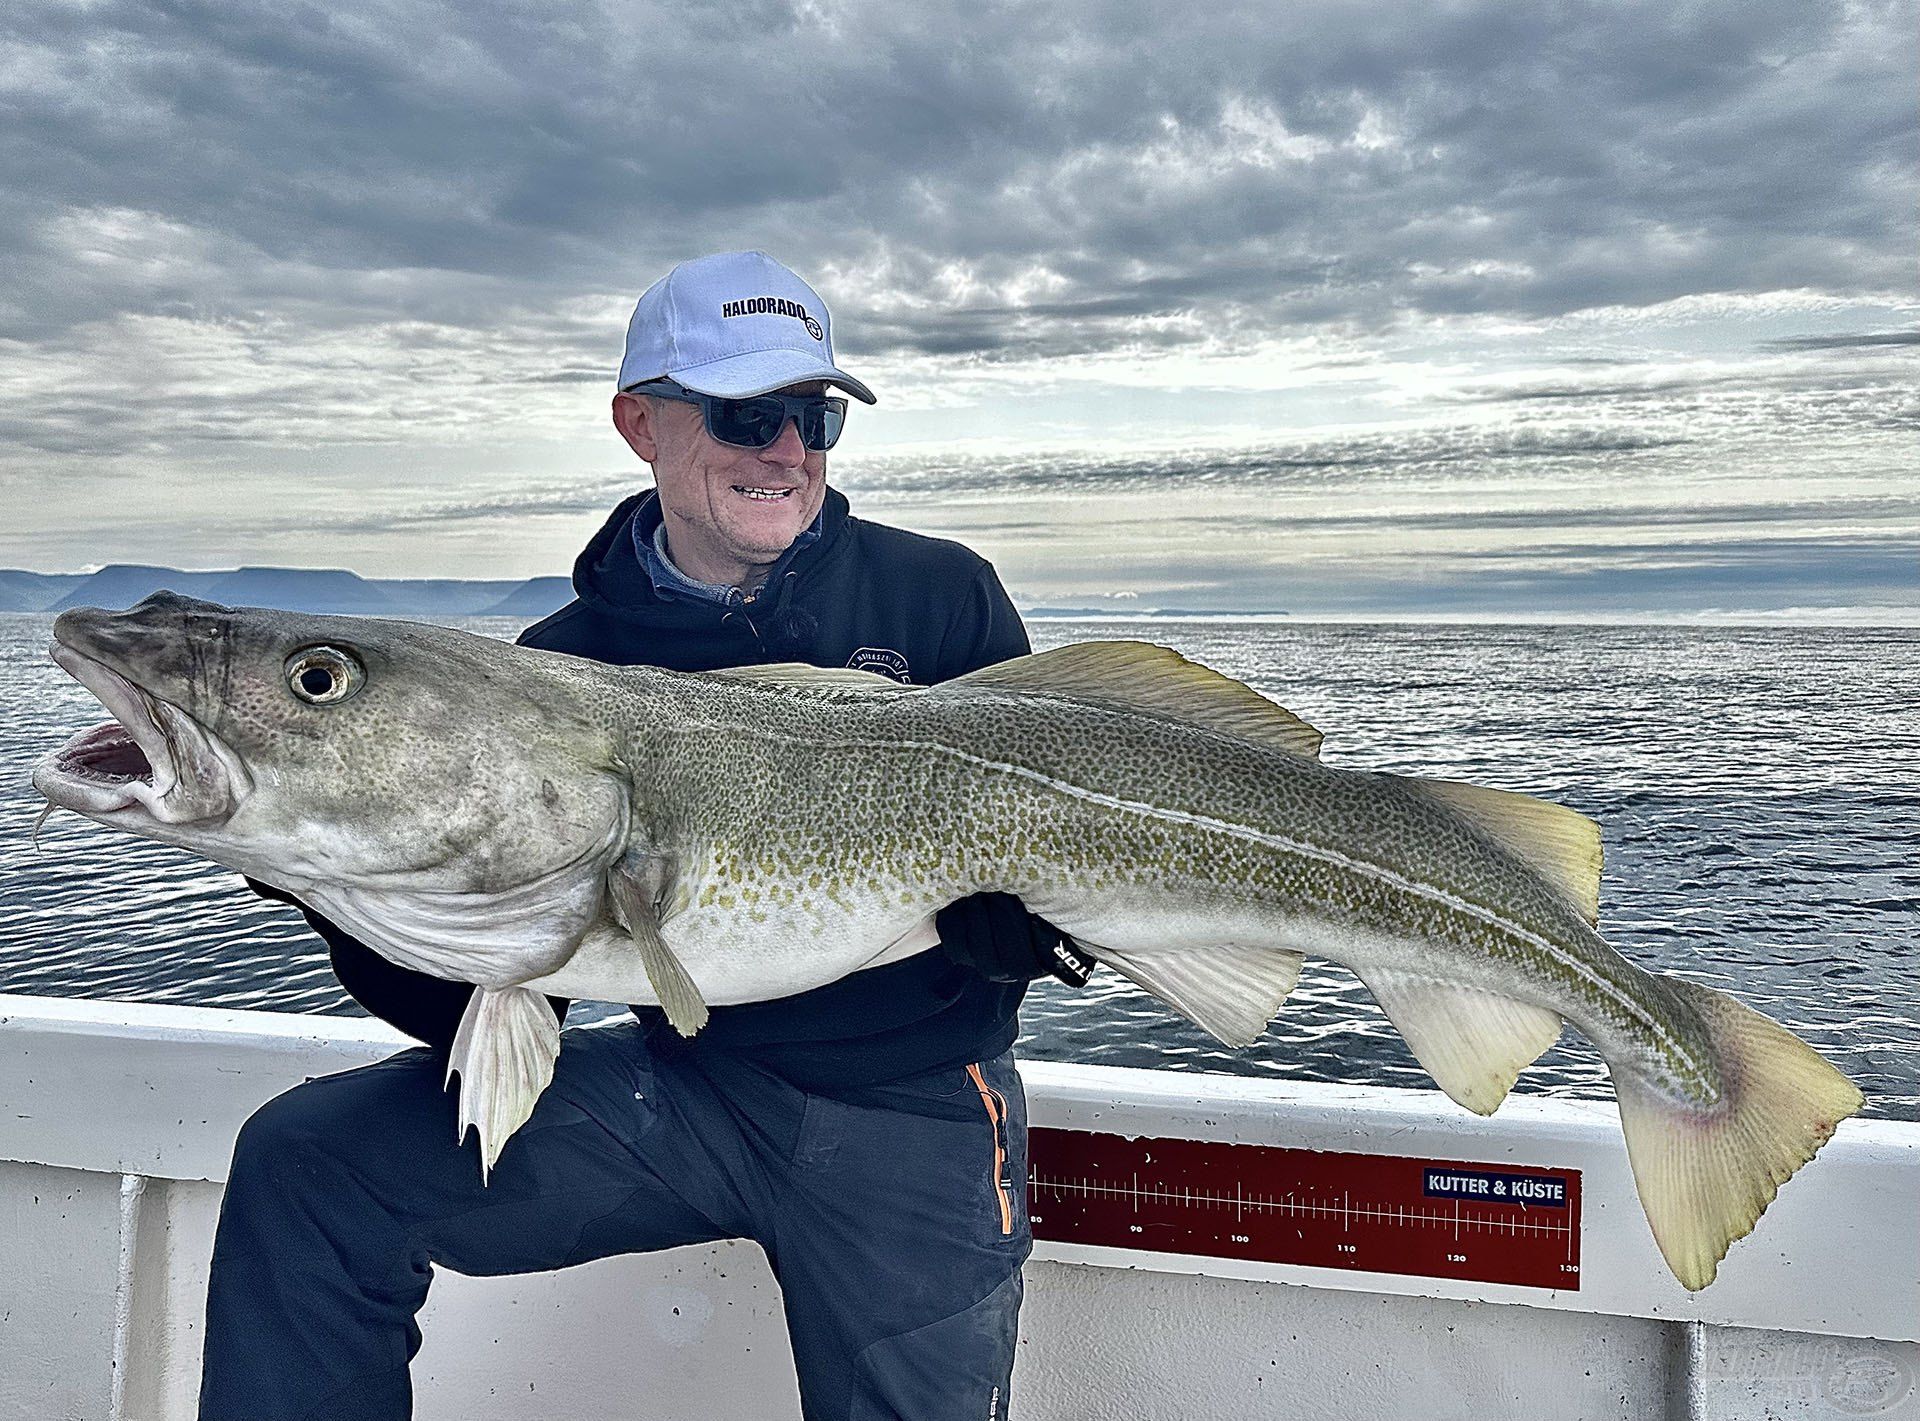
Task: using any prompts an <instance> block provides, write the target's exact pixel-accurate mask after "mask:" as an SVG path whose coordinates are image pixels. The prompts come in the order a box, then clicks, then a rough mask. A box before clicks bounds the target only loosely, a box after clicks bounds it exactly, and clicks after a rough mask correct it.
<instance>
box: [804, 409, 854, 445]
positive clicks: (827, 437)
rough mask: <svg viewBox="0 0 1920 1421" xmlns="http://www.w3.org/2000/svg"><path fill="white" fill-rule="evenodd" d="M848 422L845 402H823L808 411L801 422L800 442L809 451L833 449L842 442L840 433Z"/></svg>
mask: <svg viewBox="0 0 1920 1421" xmlns="http://www.w3.org/2000/svg"><path fill="white" fill-rule="evenodd" d="M846 422H847V402H846V401H845V400H838V399H829V400H822V401H820V403H819V404H818V405H816V406H813V407H811V408H809V409H808V411H807V416H806V418H804V419H802V420H801V421H800V440H801V442H802V443H803V444H805V445H806V446H807V448H809V449H831V448H833V446H834V445H835V444H837V443H839V442H840V431H841V429H842V428H844V427H845V425H846Z"/></svg>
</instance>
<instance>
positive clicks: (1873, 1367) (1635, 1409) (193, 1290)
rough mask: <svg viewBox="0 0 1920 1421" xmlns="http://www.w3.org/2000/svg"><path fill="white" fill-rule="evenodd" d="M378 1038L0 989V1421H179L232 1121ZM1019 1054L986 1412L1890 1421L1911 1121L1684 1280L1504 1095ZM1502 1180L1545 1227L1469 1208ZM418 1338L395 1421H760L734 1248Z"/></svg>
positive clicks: (1576, 1138)
mask: <svg viewBox="0 0 1920 1421" xmlns="http://www.w3.org/2000/svg"><path fill="white" fill-rule="evenodd" d="M401 1044H403V1043H402V1038H400V1037H399V1036H398V1035H397V1034H395V1033H394V1032H392V1031H391V1030H389V1029H387V1028H386V1027H384V1026H382V1025H380V1024H378V1023H373V1022H368V1021H365V1020H360V1019H340V1018H328V1017H309V1016H290V1015H281V1014H274V1013H263V1012H240V1011H224V1010H213V1009H206V1008H190V1007H165V1006H146V1005H128V1004H117V1003H102V1002H93V1001H75V1000H64V999H55V998H43V997H19V996H4V995H0V1279H4V1283H3V1286H4V1288H5V1294H4V1303H0V1418H9V1417H21V1418H33V1421H40V1419H41V1418H49V1417H62V1418H66V1417H75V1418H83V1421H174V1418H185V1417H190V1416H191V1415H192V1414H193V1399H194V1396H195V1392H196V1388H197V1380H198V1366H199V1342H200V1323H201V1318H200V1309H201V1302H202V1298H203V1296H204V1289H205V1277H206V1262H207V1255H208V1252H209V1250H210V1247H211V1240H212V1228H213V1222H214V1219H215V1217H216V1213H217V1210H218V1204H219V1196H220V1185H221V1181H222V1180H223V1179H224V1177H225V1174H226V1169H227V1162H228V1156H229V1152H230V1150H231V1148H232V1142H233V1137H234V1134H235V1132H236V1131H237V1129H238V1128H239V1125H240V1123H241V1122H242V1121H243V1120H244V1119H245V1118H246V1117H247V1115H248V1114H249V1113H251V1111H252V1110H253V1109H254V1108H255V1107H256V1106H258V1105H259V1104H260V1103H261V1102H262V1101H264V1100H266V1099H268V1098H270V1097H271V1096H273V1095H275V1094H277V1093H279V1092H280V1091H282V1090H284V1089H286V1088H288V1087H289V1086H291V1085H294V1084H296V1083H297V1082H299V1081H300V1080H302V1079H304V1078H307V1077H311V1076H314V1075H319V1074H324V1073H326V1072H330V1071H336V1070H341V1069H345V1068H348V1067H351V1066H355V1065H359V1064H363V1063H365V1062H367V1061H370V1060H375V1059H378V1058H379V1057H381V1056H383V1055H385V1054H388V1053H389V1052H391V1051H392V1050H394V1049H396V1048H397V1047H398V1046H400V1045H401ZM1022 1070H1023V1076H1024V1079H1025V1082H1026V1088H1027V1093H1028V1099H1029V1112H1030V1119H1031V1123H1032V1124H1033V1125H1034V1126H1035V1127H1036V1130H1037V1133H1036V1143H1035V1150H1034V1170H1033V1178H1032V1179H1031V1180H1030V1184H1031V1186H1032V1194H1031V1199H1032V1207H1033V1211H1034V1213H1035V1214H1036V1216H1038V1220H1039V1221H1038V1222H1037V1223H1036V1226H1035V1227H1036V1232H1037V1233H1039V1234H1041V1235H1042V1238H1041V1241H1040V1242H1039V1243H1038V1244H1037V1245H1036V1249H1035V1256H1034V1261H1033V1262H1032V1263H1030V1264H1029V1265H1028V1281H1029V1290H1028V1302H1027V1307H1026V1310H1025V1312H1024V1314H1023V1317H1022V1328H1021V1343H1020V1360H1019V1364H1018V1367H1017V1369H1016V1373H1015V1389H1014V1391H1015V1398H1016V1402H1017V1404H1016V1407H1015V1409H1014V1411H1013V1414H1014V1415H1016V1416H1019V1417H1023V1418H1025V1417H1033V1418H1070V1417H1071V1418H1079V1417H1088V1418H1094V1417H1115V1418H1119V1417H1127V1418H1158V1417H1166V1418H1185V1417H1196V1418H1198V1417H1204V1418H1208V1421H1231V1418H1240V1417H1246V1418H1253V1417H1273V1416H1293V1415H1308V1416H1328V1417H1338V1416H1362V1415H1364V1416H1367V1417H1369V1418H1382V1421H1386V1418H1394V1417H1401V1416H1405V1417H1419V1418H1423V1421H1425V1419H1426V1418H1433V1417H1453V1416H1462V1417H1465V1416H1471V1417H1474V1418H1475V1419H1476V1421H1495V1419H1496V1418H1501V1417H1514V1418H1527V1421H1536V1418H1553V1417H1568V1418H1575V1417H1581V1418H1584V1417H1601V1416H1605V1417H1612V1416H1619V1417H1623V1418H1636V1419H1637V1418H1663V1421H1664V1418H1724V1421H1736V1419H1737V1421H1746V1418H1759V1417H1769V1416H1781V1417H1796V1418H1797V1417H1806V1418H1819V1417H1834V1418H1839V1417H1859V1416H1877V1417H1893V1418H1899V1417H1906V1418H1917V1417H1920V1345H1917V1344H1920V1207H1917V1206H1920V1125H1914V1124H1906V1123H1900V1122H1888V1121H1877V1120H1869V1121H1859V1120H1854V1121H1848V1122H1846V1123H1845V1124H1843V1125H1842V1127H1841V1129H1840V1132H1839V1133H1838V1134H1837V1135H1836V1137H1835V1138H1834V1140H1833V1141H1832V1142H1831V1143H1830V1144H1829V1145H1828V1146H1827V1148H1826V1149H1825V1150H1824V1151H1823V1152H1822V1153H1821V1155H1820V1157H1819V1158H1818V1159H1817V1160H1816V1161H1815V1162H1814V1163H1813V1164H1812V1165H1810V1166H1809V1167H1808V1168H1807V1169H1806V1170H1805V1171H1803V1173H1802V1174H1801V1175H1800V1176H1798V1177H1796V1178H1795V1179H1794V1180H1793V1181H1791V1182H1790V1183H1789V1184H1788V1185H1787V1186H1786V1187H1785V1188H1784V1189H1783V1190H1782V1192H1781V1195H1780V1197H1779V1199H1778V1200H1777V1201H1776V1202H1775V1203H1774V1205H1773V1207H1772V1208H1771V1209H1770V1210H1769V1211H1768V1213H1767V1215H1766V1217H1765V1218H1764V1219H1762V1221H1761V1223H1760V1226H1759V1229H1758V1230H1757V1232H1756V1234H1755V1235H1754V1236H1753V1237H1750V1238H1748V1239H1746V1240H1744V1241H1742V1242H1740V1243H1738V1244H1736V1245H1735V1246H1734V1249H1733V1251H1732V1253H1731V1254H1730V1255H1729V1256H1728V1258H1727V1260H1726V1262H1725V1263H1724V1264H1723V1265H1722V1268H1721V1274H1720V1278H1719V1281H1717V1282H1716V1283H1714V1284H1713V1286H1711V1287H1710V1288H1708V1289H1706V1290H1704V1291H1703V1292H1700V1293H1695V1294H1689V1293H1687V1292H1686V1291H1685V1290H1684V1289H1682V1288H1681V1287H1680V1286H1679V1285H1678V1284H1677V1283H1676V1282H1675V1281H1674V1280H1673V1278H1672V1277H1671V1275H1669V1274H1668V1273H1667V1271H1666V1269H1665V1267H1664V1266H1663V1264H1662V1263H1661V1260H1660V1258H1659V1255H1658V1253H1657V1251H1656V1250H1655V1248H1654V1245H1653V1241H1652V1237H1651V1235H1650V1234H1649V1233H1648V1230H1647V1226H1646V1222H1645V1219H1644V1217H1643V1216H1642V1214H1641V1212H1640V1207H1639V1203H1638V1200H1637V1197H1636V1195H1635V1193H1634V1188H1633V1182H1632V1178H1631V1175H1630V1173H1629V1170H1628V1166H1627V1159H1626V1152H1625V1147H1624V1145H1623V1144H1622V1141H1621V1137H1620V1133H1619V1128H1618V1117H1617V1115H1616V1113H1615V1111H1614V1109H1613V1107H1612V1106H1611V1105H1607V1104H1598V1103H1588V1102H1572V1101H1561V1100H1548V1099H1543V1098H1539V1097H1527V1096H1519V1095H1516V1096H1514V1097H1511V1098H1510V1099H1509V1100H1508V1102H1507V1104H1506V1105H1505V1106H1503V1107H1502V1109H1501V1111H1500V1112H1499V1114H1498V1115H1496V1116H1495V1117H1493V1118H1492V1119H1487V1120H1482V1119H1479V1118H1477V1117H1475V1116H1472V1115H1469V1114H1468V1113H1466V1112H1465V1111H1462V1110H1460V1109H1458V1108H1457V1107H1455V1106H1453V1105H1452V1104H1451V1103H1450V1102H1448V1101H1446V1100H1445V1099H1444V1097H1441V1096H1440V1095H1438V1094H1437V1093H1432V1092H1421V1091H1403V1090H1390V1089H1384V1088H1372V1087H1338V1086H1324V1085H1304V1084H1295V1083H1281V1082H1274V1081H1268V1080H1255V1079H1248V1078H1243V1077H1223V1076H1212V1075H1200V1074H1189V1073H1182V1072H1167V1071H1142V1070H1123V1069H1116V1068H1110V1067H1097V1066H1080V1065H1064V1064H1055V1063H1049V1062H1029V1063H1026V1064H1025V1065H1024V1066H1023V1068H1022ZM1229 1147H1233V1148H1229ZM1128 1161H1132V1163H1127V1162H1128ZM1143 1161H1144V1162H1145V1163H1144V1166H1143V1164H1142V1162H1143ZM1178 1161H1184V1163H1179V1164H1178V1168H1177V1169H1175V1168H1174V1165H1173V1163H1170V1162H1178ZM1163 1166H1164V1167H1166V1168H1168V1169H1172V1170H1173V1172H1171V1173H1165V1174H1161V1175H1154V1174H1153V1171H1154V1170H1155V1169H1160V1168H1162V1167H1163ZM1142 1167H1144V1168H1145V1169H1146V1170H1147V1172H1148V1175H1149V1176H1151V1177H1143V1176H1142V1174H1141V1172H1140V1171H1141V1168H1142ZM1390 1167H1391V1168H1390ZM1392 1169H1399V1170H1400V1173H1399V1174H1392ZM1408 1170H1411V1171H1412V1173H1407V1171H1408ZM1180 1171H1184V1173H1182V1172H1180ZM1196 1171H1198V1172H1196ZM1288 1171H1292V1173H1291V1174H1289V1173H1287V1172H1288ZM1390 1175H1391V1177H1392V1178H1396V1179H1398V1178H1405V1179H1408V1180H1414V1181H1416V1182H1417V1181H1420V1180H1424V1181H1425V1187H1424V1188H1422V1187H1419V1185H1418V1184H1417V1183H1416V1185H1415V1186H1414V1187H1413V1189H1412V1193H1411V1194H1408V1193H1406V1192H1405V1191H1404V1190H1402V1192H1401V1193H1398V1194H1395V1193H1393V1192H1392V1190H1393V1189H1394V1188H1398V1187H1399V1186H1379V1185H1378V1183H1377V1182H1378V1181H1379V1180H1381V1179H1385V1178H1388V1177H1389V1176H1390ZM1270 1179H1283V1180H1284V1179H1292V1180H1296V1181H1298V1182H1297V1183H1296V1184H1295V1185H1294V1186H1293V1188H1291V1189H1289V1191H1288V1192H1287V1193H1285V1194H1284V1195H1282V1194H1281V1193H1279V1192H1272V1193H1266V1192H1262V1191H1263V1189H1264V1188H1266V1184H1265V1181H1267V1180H1270ZM1366 1181H1374V1182H1375V1184H1374V1185H1369V1184H1367V1183H1366ZM1512 1181H1528V1183H1527V1188H1528V1190H1529V1192H1530V1195H1531V1196H1532V1197H1539V1190H1540V1189H1541V1188H1546V1189H1549V1190H1551V1191H1554V1192H1553V1193H1552V1194H1551V1196H1550V1197H1549V1198H1548V1199H1547V1207H1546V1208H1545V1209H1541V1208H1537V1207H1534V1208H1526V1209H1523V1208H1521V1207H1519V1206H1517V1205H1515V1206H1510V1207H1507V1208H1506V1209H1505V1210H1504V1211H1503V1210H1502V1209H1501V1208H1498V1207H1491V1206H1490V1207H1488V1208H1486V1209H1481V1210H1478V1211H1476V1210H1475V1208H1474V1207H1472V1198H1471V1191H1472V1190H1475V1189H1478V1190H1481V1191H1483V1192H1485V1191H1489V1190H1499V1189H1504V1188H1506V1187H1507V1185H1508V1183H1510V1182H1512ZM1541 1181H1546V1183H1545V1184H1544V1185H1542V1184H1541ZM1563 1187H1564V1188H1565V1189H1567V1190H1571V1191H1572V1193H1573V1198H1572V1199H1571V1200H1570V1201H1569V1200H1566V1199H1564V1198H1562V1197H1561V1195H1560V1193H1559V1192H1558V1191H1560V1190H1561V1189H1562V1188H1563ZM1272 1188H1273V1189H1274V1190H1275V1191H1278V1190H1279V1188H1280V1186H1279V1185H1273V1186H1272ZM1369 1189H1371V1192H1369ZM1383 1191H1384V1192H1383ZM1463 1193H1465V1194H1466V1195H1467V1200H1466V1203H1465V1204H1464V1205H1463V1202H1462V1194H1463ZM1576 1205H1577V1207H1571V1206H1576ZM1476 1218H1477V1219H1478V1223H1477V1225H1476V1222H1475V1221H1476ZM1135 1219H1138V1220H1141V1221H1142V1222H1139V1223H1135V1222H1132V1220H1135ZM1463 1221H1464V1223H1463ZM1463 1227H1464V1228H1465V1230H1466V1233H1465V1234H1462V1233H1460V1232H1459V1230H1461V1229H1462V1228H1463ZM1476 1227H1477V1229H1478V1232H1477V1233H1476V1232H1474V1230H1475V1229H1476ZM1448 1229H1451V1230H1453V1232H1451V1233H1448V1234H1447V1239H1448V1241H1447V1242H1446V1243H1445V1244H1444V1245H1440V1246H1439V1248H1440V1251H1435V1247H1434V1246H1433V1239H1434V1238H1437V1237H1438V1236H1439V1235H1438V1234H1437V1233H1436V1231H1437V1230H1438V1231H1445V1230H1448ZM1049 1235H1051V1236H1049ZM1549 1236H1551V1237H1549ZM1462 1238H1464V1239H1466V1242H1459V1241H1458V1240H1460V1239H1462ZM1347 1240H1353V1241H1352V1242H1347ZM1423 1249H1424V1250H1425V1252H1422V1250H1423ZM1556 1250H1564V1252H1556ZM1416 1255H1417V1256H1418V1257H1419V1258H1430V1259H1433V1260H1435V1261H1434V1262H1433V1263H1432V1264H1431V1265H1430V1266H1429V1265H1428V1264H1425V1263H1420V1262H1417V1261H1414V1260H1415V1259H1416ZM1309 1256H1310V1257H1312V1258H1314V1259H1316V1260H1318V1261H1316V1262H1313V1263H1306V1262H1300V1261H1290V1260H1295V1259H1298V1258H1301V1257H1309ZM1562 1258H1564V1259H1565V1260H1568V1261H1565V1262H1558V1263H1556V1262H1555V1260H1556V1259H1562ZM1456 1260H1457V1261H1456ZM1369 1265H1372V1267H1369ZM1375 1269H1378V1270H1392V1269H1405V1270H1407V1271H1374V1270H1375ZM1446 1273H1457V1274H1460V1275H1462V1276H1440V1275H1442V1274H1446ZM1523 1274H1524V1275H1525V1279H1524V1281H1502V1282H1495V1281H1487V1278H1488V1277H1491V1276H1506V1275H1512V1276H1514V1277H1520V1276H1522V1275H1523ZM422 1326H423V1328H424V1330H425V1333H426V1337H427V1342H426V1345H425V1347H424V1348H423V1350H422V1352H421V1354H420V1356H419V1357H418V1358H417V1359H416V1361H415V1364H414V1373H415V1379H416V1391H417V1394H418V1414H419V1416H420V1417H421V1418H423V1421H436V1418H454V1417H460V1418H467V1417H475V1416H486V1417H489V1418H496V1417H497V1418H502V1421H534V1419H535V1418H540V1421H546V1418H556V1417H561V1416H565V1417H569V1418H575V1421H597V1418H609V1421H610V1419H611V1418H615V1417H619V1418H626V1417H679V1416H685V1417H689V1418H691V1417H696V1416H697V1417H702V1418H707V1417H714V1416H726V1417H734V1416H739V1417H781V1416H789V1417H790V1416H796V1415H797V1414H798V1403H797V1399H796V1394H795V1390H794V1385H793V1381H792V1376H791V1363H790V1358H789V1354H788V1351H787V1347H786V1341H785V1334H784V1327H783V1323H782V1316H781V1307H780V1298H779V1291H778V1288H777V1287H776V1285H775V1284H774V1282H773V1279H772V1277H771V1275H770V1274H769V1273H768V1271H767V1269H766V1266H765V1262H764V1259H763V1257H762V1256H761V1254H760V1251H759V1249H758V1248H757V1247H756V1246H754V1245H751V1244H744V1243H743V1244H722V1245H715V1246H712V1247H703V1248H691V1249H678V1250H674V1251H673V1252H670V1253H666V1254H660V1255H653V1256H648V1257H637V1258H623V1259H610V1260H605V1261H603V1262H600V1263H595V1264H590V1265H587V1266H586V1267H584V1268H579V1269H573V1270H569V1271H567V1272H564V1273H557V1274H540V1275H534V1276H531V1277H526V1278H511V1279H468V1278H461V1277H457V1276H454V1275H450V1274H449V1275H445V1276H443V1277H442V1279H441V1280H440V1282H438V1283H437V1284H436V1286H435V1290H434V1295H433V1299H432V1301H431V1302H430V1303H429V1304H428V1308H427V1313H426V1315H425V1316H424V1317H423V1319H422Z"/></svg>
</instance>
